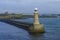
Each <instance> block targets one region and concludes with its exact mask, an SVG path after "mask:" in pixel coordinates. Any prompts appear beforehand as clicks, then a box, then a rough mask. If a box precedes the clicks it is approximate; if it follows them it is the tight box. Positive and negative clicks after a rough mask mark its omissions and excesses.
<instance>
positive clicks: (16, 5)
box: [0, 0, 60, 14]
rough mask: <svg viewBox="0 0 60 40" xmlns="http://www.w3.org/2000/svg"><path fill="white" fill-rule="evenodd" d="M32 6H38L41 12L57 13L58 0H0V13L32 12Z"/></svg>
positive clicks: (59, 2)
mask: <svg viewBox="0 0 60 40" xmlns="http://www.w3.org/2000/svg"><path fill="white" fill-rule="evenodd" d="M34 8H38V10H39V13H41V14H46V13H48V14H50V13H58V14H59V13H60V0H0V13H1V12H5V11H9V12H15V13H25V14H33V11H34Z"/></svg>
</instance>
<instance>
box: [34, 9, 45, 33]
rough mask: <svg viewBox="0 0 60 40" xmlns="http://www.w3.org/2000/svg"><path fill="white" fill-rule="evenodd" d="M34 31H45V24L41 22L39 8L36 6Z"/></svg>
mask: <svg viewBox="0 0 60 40" xmlns="http://www.w3.org/2000/svg"><path fill="white" fill-rule="evenodd" d="M33 31H34V32H36V33H38V32H40V33H42V32H44V26H43V24H41V23H40V22H39V13H38V9H37V8H35V10H34V23H33Z"/></svg>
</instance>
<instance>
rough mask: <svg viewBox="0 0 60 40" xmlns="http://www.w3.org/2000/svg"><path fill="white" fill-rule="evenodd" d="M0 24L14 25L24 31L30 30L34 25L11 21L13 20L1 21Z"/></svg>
mask: <svg viewBox="0 0 60 40" xmlns="http://www.w3.org/2000/svg"><path fill="white" fill-rule="evenodd" d="M0 22H4V23H8V24H11V25H14V26H16V27H18V28H22V29H25V30H29V27H32V26H33V24H32V23H27V22H19V21H14V20H11V19H0Z"/></svg>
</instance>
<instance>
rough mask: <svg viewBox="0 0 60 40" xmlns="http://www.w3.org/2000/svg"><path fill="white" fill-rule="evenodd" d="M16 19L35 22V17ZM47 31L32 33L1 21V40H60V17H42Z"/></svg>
mask: <svg viewBox="0 0 60 40" xmlns="http://www.w3.org/2000/svg"><path fill="white" fill-rule="evenodd" d="M15 20H16V21H22V22H29V23H33V22H34V21H33V18H29V19H21V20H20V19H15ZM39 22H40V23H43V24H44V28H45V33H44V34H38V35H30V34H29V33H28V32H27V31H26V30H23V29H20V28H17V27H14V26H12V25H9V24H6V23H2V22H0V40H60V18H40V19H39Z"/></svg>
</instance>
